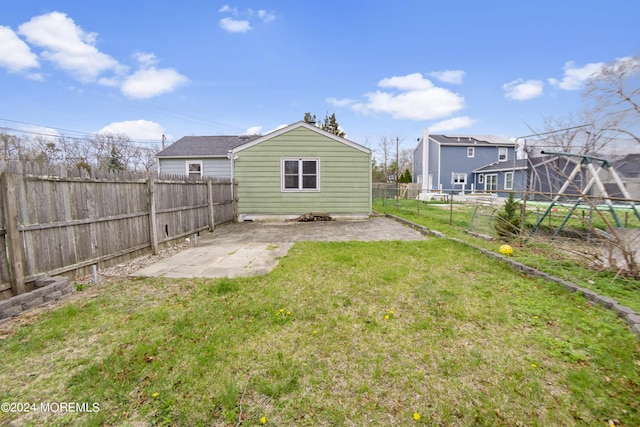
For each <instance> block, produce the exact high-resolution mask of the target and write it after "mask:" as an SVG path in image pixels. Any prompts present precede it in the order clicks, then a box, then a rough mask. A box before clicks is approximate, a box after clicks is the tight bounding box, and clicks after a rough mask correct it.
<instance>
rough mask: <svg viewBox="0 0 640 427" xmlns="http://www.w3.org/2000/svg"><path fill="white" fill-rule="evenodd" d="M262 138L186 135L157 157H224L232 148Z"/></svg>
mask: <svg viewBox="0 0 640 427" xmlns="http://www.w3.org/2000/svg"><path fill="white" fill-rule="evenodd" d="M258 138H260V135H240V136H238V135H235V136H185V137H182V138H180V139H179V140H177V141H176V142H174V143H173V144H171V145H170V146H168V147H167V148H165V149H164V150H162V151H160V152H159V153H158V154H156V157H194V156H198V157H224V156H226V155H227V154H228V153H229V151H230V150H233V149H234V148H236V147H238V146H240V145H243V144H246V143H248V142H251V141H253V140H256V139H258Z"/></svg>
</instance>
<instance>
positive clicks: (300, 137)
mask: <svg viewBox="0 0 640 427" xmlns="http://www.w3.org/2000/svg"><path fill="white" fill-rule="evenodd" d="M174 146H175V147H174ZM157 158H158V170H159V171H160V173H163V174H164V173H172V174H176V173H180V174H185V175H190V176H202V177H206V176H215V177H231V178H235V180H236V181H237V183H238V186H237V194H236V195H235V196H236V198H237V200H238V203H237V212H238V220H239V221H246V220H264V219H287V218H294V217H297V216H299V215H302V214H305V213H309V212H325V213H328V214H329V215H331V216H333V217H338V218H366V217H368V216H369V215H370V214H371V150H369V149H368V148H366V147H363V146H361V145H359V144H356V143H354V142H352V141H349V140H347V139H345V138H341V137H338V136H336V135H333V134H331V133H329V132H326V131H324V130H322V129H320V128H317V127H315V126H313V125H311V124H308V123H305V122H297V123H294V124H292V125H289V126H287V127H285V128H282V129H279V130H276V131H274V132H271V133H269V134H266V135H263V136H256V135H252V136H242V137H238V136H224V137H185V138H182V139H180V140H178V141H176V143H175V144H173V145H172V146H170V147H168V148H167V149H165V150H163V151H161V152H160V153H158V155H157Z"/></svg>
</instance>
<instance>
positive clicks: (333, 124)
mask: <svg viewBox="0 0 640 427" xmlns="http://www.w3.org/2000/svg"><path fill="white" fill-rule="evenodd" d="M322 129H323V130H326V131H327V132H329V133H332V134H334V135H337V136H339V137H341V138H344V136H345V135H346V132H344V131H343V130H341V129H340V125H339V124H338V120H336V113H332V114H331V115H328V114H327V116H326V117H325V118H324V123H323V124H322Z"/></svg>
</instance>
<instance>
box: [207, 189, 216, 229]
mask: <svg viewBox="0 0 640 427" xmlns="http://www.w3.org/2000/svg"><path fill="white" fill-rule="evenodd" d="M207 197H208V199H209V231H213V229H214V228H215V226H216V223H215V213H214V211H213V183H212V182H211V178H209V179H208V180H207Z"/></svg>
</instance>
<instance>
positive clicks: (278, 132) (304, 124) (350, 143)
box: [233, 121, 371, 154]
mask: <svg viewBox="0 0 640 427" xmlns="http://www.w3.org/2000/svg"><path fill="white" fill-rule="evenodd" d="M300 127H302V128H306V129H309V130H310V131H313V132H316V133H319V134H321V135H324V136H326V137H327V138H331V139H333V140H334V141H337V142H339V143H341V144H345V145H348V146H349V147H351V148H355V149H356V150H359V151H362V152H363V153H367V154H371V150H370V149H369V148H367V147H365V146H364V145H360V144H358V143H355V142H353V141H349V140H348V139H346V138H342V137H340V136H337V135H334V134H332V133H331V132H327V131H326V130H323V129H321V128H319V127H317V126H314V125H312V124H310V123H307V122H304V121H300V122H295V123H293V124H290V125H289V126H285V127H283V128H280V129H277V130H275V131H273V132H270V133H268V134H266V135H263V136H260V137H258V138H257V139H254V140H252V141H248V142H246V143H245V144H242V145H239V146H237V147H235V148H234V149H233V152H234V153H237V152H239V151H242V150H245V149H247V148H249V147H253V146H254V145H257V144H260V143H261V142H264V141H266V140H268V139H271V138H275V137H276V136H280V135H282V134H283V133H287V132H289V131H291V130H293V129H297V128H300Z"/></svg>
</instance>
